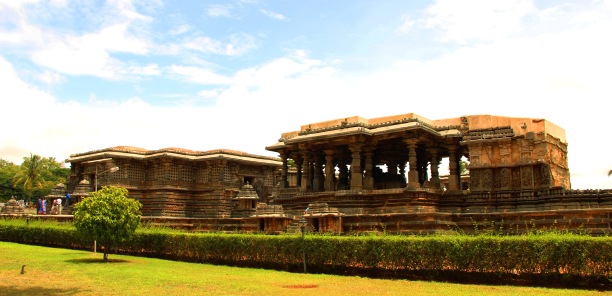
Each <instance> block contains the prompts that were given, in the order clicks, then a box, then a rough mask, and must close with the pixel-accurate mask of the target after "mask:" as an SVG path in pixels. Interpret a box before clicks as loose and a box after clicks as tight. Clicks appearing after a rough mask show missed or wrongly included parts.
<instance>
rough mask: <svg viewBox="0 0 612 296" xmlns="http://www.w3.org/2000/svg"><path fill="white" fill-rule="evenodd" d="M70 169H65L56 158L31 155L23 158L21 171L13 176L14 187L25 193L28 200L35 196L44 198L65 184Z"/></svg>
mask: <svg viewBox="0 0 612 296" xmlns="http://www.w3.org/2000/svg"><path fill="white" fill-rule="evenodd" d="M69 174H70V169H68V168H63V167H62V164H61V163H59V162H57V161H56V160H55V157H44V158H43V157H41V156H39V155H36V154H31V153H30V156H29V157H24V158H23V163H22V164H21V166H19V170H17V171H16V172H14V174H13V187H15V188H18V187H19V188H20V189H22V190H23V191H24V192H25V195H26V199H27V200H28V201H30V200H31V198H32V197H33V196H35V197H43V196H46V195H48V194H49V192H50V191H51V189H53V187H55V185H57V184H58V183H65V182H66V178H67V177H68V175H69Z"/></svg>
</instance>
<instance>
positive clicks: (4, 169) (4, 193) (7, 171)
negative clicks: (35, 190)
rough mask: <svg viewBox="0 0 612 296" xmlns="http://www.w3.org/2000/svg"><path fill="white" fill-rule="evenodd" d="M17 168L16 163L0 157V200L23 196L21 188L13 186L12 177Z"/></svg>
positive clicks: (21, 197)
mask: <svg viewBox="0 0 612 296" xmlns="http://www.w3.org/2000/svg"><path fill="white" fill-rule="evenodd" d="M18 170H19V166H18V165H15V164H14V163H12V162H9V161H6V160H4V159H0V201H7V200H9V199H10V198H11V197H15V198H16V199H23V198H24V197H25V192H24V191H23V189H21V188H15V187H14V186H13V177H14V176H15V174H16V173H17V171H18Z"/></svg>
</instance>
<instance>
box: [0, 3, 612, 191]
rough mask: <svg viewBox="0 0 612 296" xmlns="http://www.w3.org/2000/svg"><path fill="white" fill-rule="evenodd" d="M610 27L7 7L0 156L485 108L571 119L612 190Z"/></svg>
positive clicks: (513, 20)
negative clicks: (345, 119)
mask: <svg viewBox="0 0 612 296" xmlns="http://www.w3.org/2000/svg"><path fill="white" fill-rule="evenodd" d="M609 36H612V1H610V0H606V1H603V0H593V1H536V0H500V1H487V0H464V1H453V0H438V1H376V2H374V1H257V0H250V1H226V2H215V1H161V0H160V1H136V0H134V1H128V0H114V1H67V0H66V1H63V0H49V1H36V0H29V1H12V0H0V86H1V88H2V90H3V92H2V98H1V99H0V110H2V112H1V113H2V115H0V125H1V126H3V132H2V133H1V135H0V158H3V159H7V160H10V161H13V162H16V163H20V162H21V159H22V157H24V156H27V155H29V153H30V152H32V153H36V154H40V155H42V156H52V157H56V158H57V159H59V160H63V159H66V158H68V157H69V155H70V154H73V153H79V152H85V151H90V150H95V149H101V148H106V147H112V146H120V145H121V146H137V147H142V148H146V149H160V148H166V147H181V148H187V149H192V150H209V149H217V148H227V149H234V150H241V151H245V152H249V153H255V154H264V155H273V154H271V153H270V152H267V151H265V150H264V147H265V146H267V145H271V144H273V143H275V142H276V140H277V139H278V138H279V136H280V134H281V133H282V132H287V131H292V130H297V129H299V127H300V126H301V125H304V124H308V123H312V122H318V121H324V120H330V119H335V118H342V117H347V116H356V115H357V116H362V117H366V118H373V117H380V116H389V115H396V114H404V113H411V112H414V113H417V114H420V115H422V116H425V117H427V118H430V119H442V118H451V117H459V116H463V115H476V114H492V115H501V116H511V117H532V118H545V119H547V120H550V121H551V122H553V123H555V124H557V125H559V126H561V127H562V128H564V129H565V130H566V132H567V140H568V142H569V155H568V157H569V162H570V172H571V178H572V187H573V188H612V178H608V177H607V172H608V170H609V169H612V155H611V154H610V153H609V152H608V151H609V150H610V149H609V147H611V144H612V140H611V139H610V137H609V136H608V135H607V127H608V126H610V123H609V121H608V120H607V119H608V118H609V108H607V105H608V104H607V102H609V101H610V99H611V95H612V83H610V78H611V77H612V73H611V71H612V70H611V69H612V55H610V52H612V38H610V37H609Z"/></svg>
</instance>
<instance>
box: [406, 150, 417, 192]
mask: <svg viewBox="0 0 612 296" xmlns="http://www.w3.org/2000/svg"><path fill="white" fill-rule="evenodd" d="M404 143H406V145H407V146H408V149H409V152H408V164H409V166H410V167H409V168H408V169H409V170H408V187H410V188H418V187H419V171H418V162H417V152H416V148H417V143H418V140H417V139H406V140H404Z"/></svg>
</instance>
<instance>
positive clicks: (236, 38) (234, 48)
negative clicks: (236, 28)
mask: <svg viewBox="0 0 612 296" xmlns="http://www.w3.org/2000/svg"><path fill="white" fill-rule="evenodd" d="M256 46H257V45H256V42H255V38H254V37H253V36H251V35H249V34H244V33H242V34H232V35H230V36H229V37H228V40H227V41H226V42H222V41H219V40H215V39H212V38H210V37H197V38H192V39H190V40H188V41H186V42H185V43H183V44H182V47H183V48H185V49H189V50H195V51H199V52H204V53H212V54H220V55H228V56H238V55H242V54H244V53H246V52H248V51H250V50H251V49H253V48H255V47H256Z"/></svg>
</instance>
